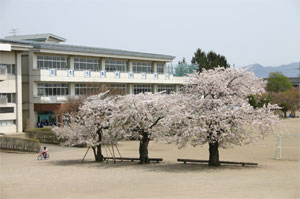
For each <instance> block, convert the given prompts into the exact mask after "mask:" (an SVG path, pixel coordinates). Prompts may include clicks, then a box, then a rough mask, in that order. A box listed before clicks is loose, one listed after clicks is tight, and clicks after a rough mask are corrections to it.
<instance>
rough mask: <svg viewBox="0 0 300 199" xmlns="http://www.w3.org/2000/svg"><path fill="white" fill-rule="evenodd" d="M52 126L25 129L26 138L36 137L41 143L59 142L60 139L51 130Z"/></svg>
mask: <svg viewBox="0 0 300 199" xmlns="http://www.w3.org/2000/svg"><path fill="white" fill-rule="evenodd" d="M51 128H52V127H44V128H33V129H27V130H26V131H25V134H26V138H32V139H37V140H39V141H40V142H41V143H48V144H59V143H60V141H59V139H58V138H57V136H56V135H55V133H54V132H53V131H51Z"/></svg>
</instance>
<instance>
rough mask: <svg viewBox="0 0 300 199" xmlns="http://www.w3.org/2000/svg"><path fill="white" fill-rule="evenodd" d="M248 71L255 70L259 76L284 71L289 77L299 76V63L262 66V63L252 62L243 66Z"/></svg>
mask: <svg viewBox="0 0 300 199" xmlns="http://www.w3.org/2000/svg"><path fill="white" fill-rule="evenodd" d="M242 68H243V69H247V70H248V71H251V72H254V74H255V75H256V76H257V77H262V78H266V77H269V73H272V72H282V73H283V74H284V75H285V76H287V77H299V72H300V71H299V63H298V62H293V63H290V64H287V65H281V66H262V65H260V64H252V65H248V66H244V67H242Z"/></svg>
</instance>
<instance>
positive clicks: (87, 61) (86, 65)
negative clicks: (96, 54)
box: [74, 58, 100, 71]
mask: <svg viewBox="0 0 300 199" xmlns="http://www.w3.org/2000/svg"><path fill="white" fill-rule="evenodd" d="M74 69H75V70H81V71H82V70H89V71H99V69H100V62H99V59H94V58H74Z"/></svg>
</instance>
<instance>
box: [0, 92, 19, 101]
mask: <svg viewBox="0 0 300 199" xmlns="http://www.w3.org/2000/svg"><path fill="white" fill-rule="evenodd" d="M0 98H5V101H6V102H7V103H16V94H15V93H0Z"/></svg>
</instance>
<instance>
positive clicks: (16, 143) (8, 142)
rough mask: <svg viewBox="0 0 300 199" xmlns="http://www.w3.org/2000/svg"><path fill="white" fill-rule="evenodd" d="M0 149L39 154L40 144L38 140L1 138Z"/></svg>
mask: <svg viewBox="0 0 300 199" xmlns="http://www.w3.org/2000/svg"><path fill="white" fill-rule="evenodd" d="M0 148H1V149H9V150H18V151H32V152H39V151H40V148H41V144H40V142H39V141H38V140H35V139H28V138H17V137H9V136H1V137H0Z"/></svg>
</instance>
